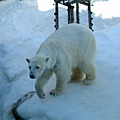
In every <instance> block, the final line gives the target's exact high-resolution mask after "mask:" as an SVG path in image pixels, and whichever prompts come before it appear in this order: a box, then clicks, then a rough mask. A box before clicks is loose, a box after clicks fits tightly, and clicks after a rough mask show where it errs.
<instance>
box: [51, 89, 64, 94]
mask: <svg viewBox="0 0 120 120" xmlns="http://www.w3.org/2000/svg"><path fill="white" fill-rule="evenodd" d="M61 93H62V90H57V89H53V90H51V92H50V94H51V95H59V94H61Z"/></svg>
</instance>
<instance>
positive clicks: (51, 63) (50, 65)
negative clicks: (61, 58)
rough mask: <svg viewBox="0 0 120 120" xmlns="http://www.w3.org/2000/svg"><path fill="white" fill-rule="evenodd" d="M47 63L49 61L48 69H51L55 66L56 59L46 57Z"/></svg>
mask: <svg viewBox="0 0 120 120" xmlns="http://www.w3.org/2000/svg"><path fill="white" fill-rule="evenodd" d="M46 63H47V67H48V69H51V68H53V67H54V66H55V64H56V60H55V59H53V58H49V57H48V58H46Z"/></svg>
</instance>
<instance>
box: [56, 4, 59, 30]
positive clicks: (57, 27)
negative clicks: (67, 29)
mask: <svg viewBox="0 0 120 120" xmlns="http://www.w3.org/2000/svg"><path fill="white" fill-rule="evenodd" d="M55 23H56V24H55V28H56V30H57V29H59V10H58V2H55Z"/></svg>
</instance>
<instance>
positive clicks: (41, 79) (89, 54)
mask: <svg viewBox="0 0 120 120" xmlns="http://www.w3.org/2000/svg"><path fill="white" fill-rule="evenodd" d="M95 54H96V40H95V37H94V35H93V32H92V31H91V30H90V29H89V28H87V27H85V26H84V25H80V24H68V25H65V26H64V27H62V28H60V29H59V30H57V31H55V32H54V33H53V34H52V35H50V36H49V37H48V38H47V39H46V40H45V41H44V42H43V43H42V44H41V46H40V48H39V49H38V51H37V52H36V55H35V57H33V58H32V59H26V60H27V62H28V64H29V65H28V66H29V69H30V73H29V76H30V78H32V79H36V83H35V89H36V93H37V95H38V97H40V98H45V94H44V90H43V89H44V85H45V84H46V83H47V81H48V80H49V78H50V77H51V76H52V74H53V73H55V75H56V87H55V89H53V90H52V91H51V92H50V94H51V95H58V94H60V93H62V92H63V91H64V89H65V86H66V84H67V81H70V80H71V81H73V82H74V81H76V80H79V79H81V78H82V76H83V73H84V74H86V78H85V79H84V80H83V81H82V82H83V83H84V84H85V85H88V84H91V83H92V81H93V80H95V78H96V67H95V64H94V60H95Z"/></svg>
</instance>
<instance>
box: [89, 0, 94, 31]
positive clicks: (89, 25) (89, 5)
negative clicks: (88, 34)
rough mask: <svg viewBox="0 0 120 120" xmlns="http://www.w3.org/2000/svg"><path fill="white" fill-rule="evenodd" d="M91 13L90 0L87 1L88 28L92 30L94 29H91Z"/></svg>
mask: <svg viewBox="0 0 120 120" xmlns="http://www.w3.org/2000/svg"><path fill="white" fill-rule="evenodd" d="M91 14H92V12H91V4H90V1H89V2H88V21H89V28H90V29H91V30H92V31H94V30H93V29H92V26H93V24H92V19H93V18H92V17H91Z"/></svg>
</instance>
